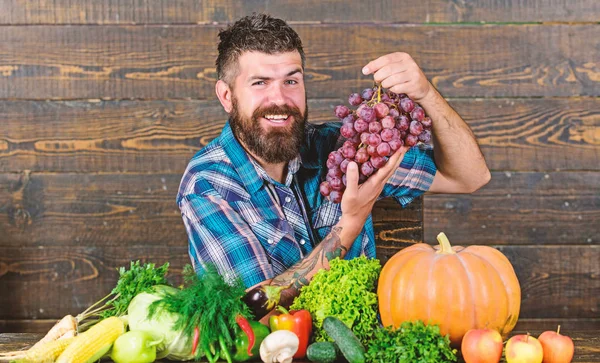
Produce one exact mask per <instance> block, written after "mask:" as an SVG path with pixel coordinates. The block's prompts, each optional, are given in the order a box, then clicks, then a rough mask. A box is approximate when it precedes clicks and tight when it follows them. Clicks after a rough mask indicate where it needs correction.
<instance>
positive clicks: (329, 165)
mask: <svg viewBox="0 0 600 363" xmlns="http://www.w3.org/2000/svg"><path fill="white" fill-rule="evenodd" d="M325 165H327V169H331V168H333V167H334V166H336V165H335V161H334V160H333V159H329V158H328V159H327V162H326V163H325Z"/></svg>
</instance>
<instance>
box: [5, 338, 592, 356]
mask: <svg viewBox="0 0 600 363" xmlns="http://www.w3.org/2000/svg"><path fill="white" fill-rule="evenodd" d="M519 333H520V332H513V333H511V335H513V334H519ZM529 333H530V334H531V335H533V336H538V335H539V334H540V333H541V332H539V331H530V332H529ZM42 335H43V334H31V333H4V334H0V353H1V352H8V351H11V350H17V349H23V348H26V347H28V346H30V345H32V344H33V343H35V342H36V341H37V340H38V339H40V338H41V337H42ZM569 336H570V337H571V338H572V339H573V342H574V343H575V357H574V358H573V362H586V363H588V362H600V332H596V331H571V333H570V334H569ZM157 362H166V361H157ZM295 362H298V363H302V362H299V361H295Z"/></svg>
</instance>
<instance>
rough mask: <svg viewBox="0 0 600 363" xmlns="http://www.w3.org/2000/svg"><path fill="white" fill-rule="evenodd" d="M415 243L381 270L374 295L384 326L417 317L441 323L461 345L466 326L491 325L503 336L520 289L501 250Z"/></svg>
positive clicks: (517, 303) (440, 237) (441, 236)
mask: <svg viewBox="0 0 600 363" xmlns="http://www.w3.org/2000/svg"><path fill="white" fill-rule="evenodd" d="M438 241H439V244H440V245H439V246H435V247H433V246H430V245H428V244H426V243H418V244H415V245H413V246H410V247H408V248H405V249H403V250H402V251H400V252H398V253H396V254H395V255H394V256H393V257H392V258H390V260H389V261H388V262H387V263H386V264H385V266H384V267H383V269H382V270H381V275H380V277H379V283H378V287H377V295H378V299H379V313H380V315H381V321H382V323H383V325H384V326H386V327H387V326H390V325H393V326H394V327H396V328H397V327H398V326H399V325H400V324H401V323H402V322H404V321H414V320H421V321H423V322H424V323H426V324H437V325H439V326H440V330H441V333H442V335H446V334H450V340H451V342H452V345H453V346H455V347H457V346H460V343H461V341H462V338H463V336H464V335H465V334H466V332H467V331H468V330H469V329H474V328H490V329H496V330H498V331H499V332H500V334H501V335H502V336H503V338H506V337H507V335H508V333H510V331H511V330H512V329H513V328H514V327H515V324H516V323H517V319H518V318H519V309H520V306H521V288H520V286H519V281H518V280H517V276H516V275H515V271H514V269H513V267H512V265H511V264H510V262H509V261H508V259H507V258H506V256H504V255H503V254H502V253H501V252H500V251H498V250H497V249H495V248H492V247H487V246H469V247H466V248H465V247H459V246H455V247H452V246H450V242H449V241H448V238H446V235H445V234H444V233H440V234H439V235H438Z"/></svg>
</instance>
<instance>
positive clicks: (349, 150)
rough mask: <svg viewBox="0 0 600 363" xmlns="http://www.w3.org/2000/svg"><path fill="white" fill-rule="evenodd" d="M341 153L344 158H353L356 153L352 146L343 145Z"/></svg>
mask: <svg viewBox="0 0 600 363" xmlns="http://www.w3.org/2000/svg"><path fill="white" fill-rule="evenodd" d="M342 154H343V155H344V157H345V158H346V159H351V160H352V159H354V156H355V155H356V149H355V148H353V147H345V148H343V150H342Z"/></svg>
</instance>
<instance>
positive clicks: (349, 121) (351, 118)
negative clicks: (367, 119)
mask: <svg viewBox="0 0 600 363" xmlns="http://www.w3.org/2000/svg"><path fill="white" fill-rule="evenodd" d="M345 124H350V125H354V115H348V116H346V117H344V118H343V119H342V125H345Z"/></svg>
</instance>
